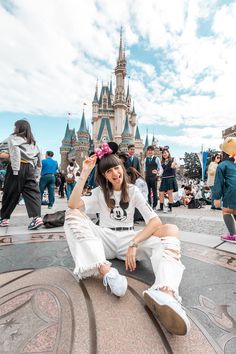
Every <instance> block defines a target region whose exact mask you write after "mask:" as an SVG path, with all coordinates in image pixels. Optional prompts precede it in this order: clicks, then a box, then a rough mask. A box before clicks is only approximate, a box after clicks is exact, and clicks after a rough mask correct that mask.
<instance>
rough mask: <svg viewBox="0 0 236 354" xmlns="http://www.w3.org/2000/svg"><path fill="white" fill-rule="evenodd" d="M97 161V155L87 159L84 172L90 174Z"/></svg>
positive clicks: (84, 162) (84, 163)
mask: <svg viewBox="0 0 236 354" xmlns="http://www.w3.org/2000/svg"><path fill="white" fill-rule="evenodd" d="M96 161H97V156H96V155H95V154H94V155H92V156H90V157H86V159H85V160H84V161H83V171H84V172H87V173H90V172H91V171H92V169H93V168H94V166H95V164H96Z"/></svg>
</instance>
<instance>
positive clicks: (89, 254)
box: [64, 209, 185, 296]
mask: <svg viewBox="0 0 236 354" xmlns="http://www.w3.org/2000/svg"><path fill="white" fill-rule="evenodd" d="M64 229H65V234H66V239H67V242H68V245H69V248H70V251H71V254H72V257H73V259H74V262H75V269H74V273H75V274H77V275H78V277H79V279H81V278H86V277H89V276H92V275H97V274H98V267H99V266H100V265H102V264H111V263H110V262H109V261H108V260H107V259H110V260H111V259H114V258H118V259H121V260H125V257H126V254H127V251H128V247H129V242H130V241H131V240H132V239H133V238H134V235H135V231H113V230H111V229H109V228H103V227H100V226H97V225H95V224H94V223H93V222H92V221H91V220H90V219H89V218H88V216H87V215H86V214H84V213H83V212H81V211H80V210H78V209H74V210H68V211H67V213H66V220H65V225H64ZM136 258H137V260H138V261H141V260H147V259H150V261H151V264H152V268H153V272H154V274H155V282H154V284H153V285H152V288H155V289H158V288H162V287H168V288H170V289H171V290H173V291H174V293H175V295H176V296H178V287H179V284H180V282H181V279H182V275H183V271H184V269H185V267H184V266H183V264H182V263H181V261H180V241H179V240H178V239H177V238H176V237H172V236H167V237H163V238H159V237H156V236H151V237H150V238H149V239H147V240H146V241H143V242H142V243H140V245H139V247H138V249H137V256H136Z"/></svg>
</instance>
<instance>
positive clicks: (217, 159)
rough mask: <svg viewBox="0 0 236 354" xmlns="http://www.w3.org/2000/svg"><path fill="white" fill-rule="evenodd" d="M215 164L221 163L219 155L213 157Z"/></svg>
mask: <svg viewBox="0 0 236 354" xmlns="http://www.w3.org/2000/svg"><path fill="white" fill-rule="evenodd" d="M214 161H215V162H217V163H219V162H220V161H221V156H220V155H216V157H215V160H214Z"/></svg>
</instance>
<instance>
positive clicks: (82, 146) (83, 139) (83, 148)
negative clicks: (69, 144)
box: [76, 110, 90, 169]
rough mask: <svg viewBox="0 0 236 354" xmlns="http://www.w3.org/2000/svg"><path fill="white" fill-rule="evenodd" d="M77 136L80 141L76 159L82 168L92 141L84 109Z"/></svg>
mask: <svg viewBox="0 0 236 354" xmlns="http://www.w3.org/2000/svg"><path fill="white" fill-rule="evenodd" d="M77 138H78V143H77V148H76V150H77V151H76V161H77V162H78V164H79V166H80V169H82V163H83V161H84V159H85V157H87V156H88V151H89V142H90V136H89V131H88V129H87V127H86V121H85V115H84V110H83V114H82V119H81V123H80V128H79V130H78V132H77Z"/></svg>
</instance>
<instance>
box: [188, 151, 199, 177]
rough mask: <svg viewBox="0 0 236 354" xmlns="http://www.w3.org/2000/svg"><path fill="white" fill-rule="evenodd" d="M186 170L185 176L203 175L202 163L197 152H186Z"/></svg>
mask: <svg viewBox="0 0 236 354" xmlns="http://www.w3.org/2000/svg"><path fill="white" fill-rule="evenodd" d="M184 170H185V173H184V175H185V177H188V178H193V179H195V178H199V179H201V176H202V168H201V163H200V161H199V158H198V155H197V154H196V153H195V152H190V153H188V152H185V154H184Z"/></svg>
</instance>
